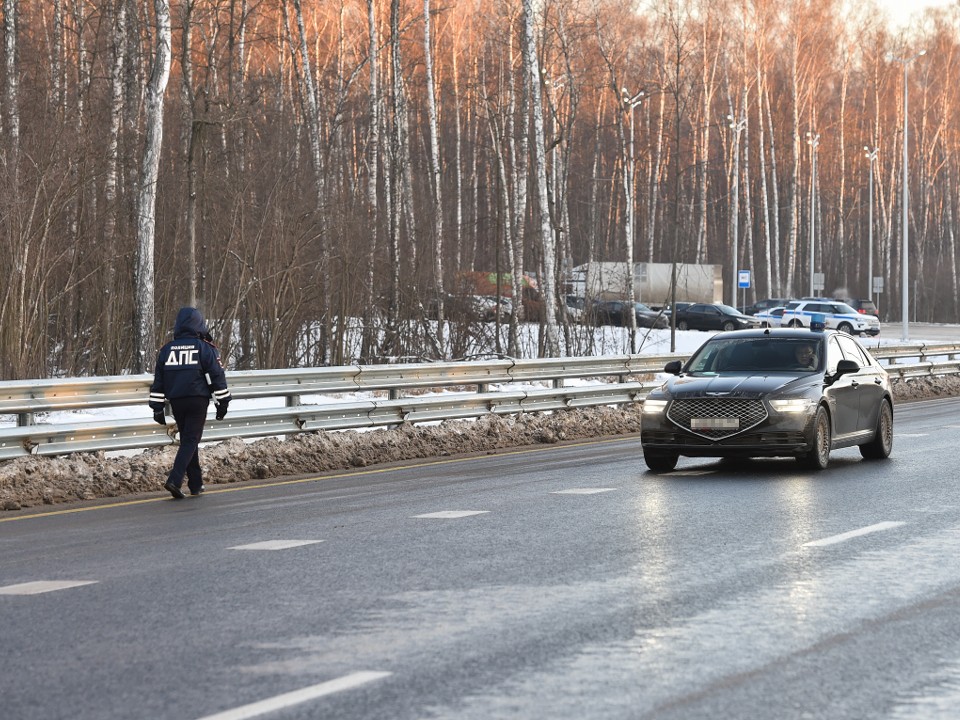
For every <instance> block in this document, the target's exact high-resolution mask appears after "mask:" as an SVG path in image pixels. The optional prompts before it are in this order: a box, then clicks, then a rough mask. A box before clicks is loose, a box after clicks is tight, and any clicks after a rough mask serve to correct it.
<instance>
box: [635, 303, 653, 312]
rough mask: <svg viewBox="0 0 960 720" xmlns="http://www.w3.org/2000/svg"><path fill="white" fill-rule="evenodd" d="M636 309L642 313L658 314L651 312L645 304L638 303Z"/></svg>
mask: <svg viewBox="0 0 960 720" xmlns="http://www.w3.org/2000/svg"><path fill="white" fill-rule="evenodd" d="M636 307H637V310H639V311H640V312H656V310H651V309H650V308H649V307H647V306H646V305H644V304H643V303H637V304H636Z"/></svg>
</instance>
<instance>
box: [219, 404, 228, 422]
mask: <svg viewBox="0 0 960 720" xmlns="http://www.w3.org/2000/svg"><path fill="white" fill-rule="evenodd" d="M229 404H230V401H229V400H221V401H220V402H219V403H217V420H223V419H224V418H225V417H226V416H227V405H229Z"/></svg>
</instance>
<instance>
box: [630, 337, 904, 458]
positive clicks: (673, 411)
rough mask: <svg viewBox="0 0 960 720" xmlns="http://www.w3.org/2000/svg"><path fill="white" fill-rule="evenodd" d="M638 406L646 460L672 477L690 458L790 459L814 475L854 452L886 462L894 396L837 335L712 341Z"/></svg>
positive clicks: (881, 373)
mask: <svg viewBox="0 0 960 720" xmlns="http://www.w3.org/2000/svg"><path fill="white" fill-rule="evenodd" d="M664 372H666V373H669V374H670V375H671V377H670V378H669V379H668V380H667V381H666V382H665V383H664V384H663V385H662V386H660V387H659V388H657V389H656V390H653V391H651V392H650V394H649V395H648V396H647V398H646V399H645V400H644V403H643V417H642V420H641V438H640V442H641V444H642V446H643V457H644V460H645V461H646V463H647V467H649V468H650V469H651V470H653V471H654V472H669V471H670V470H673V468H675V467H676V465H677V459H678V458H679V456H680V455H684V456H688V457H794V458H796V459H797V460H799V461H800V463H801V464H802V465H803V466H804V467H805V468H808V469H811V470H822V469H824V468H826V467H827V464H828V462H829V459H830V451H831V450H836V449H838V448H844V447H851V446H854V445H856V446H858V447H859V448H860V454H861V455H862V456H863V457H864V458H867V459H883V458H886V457H889V455H890V450H891V448H892V447H893V396H892V394H891V391H890V380H889V378H888V377H887V373H886V371H885V370H884V369H883V366H881V365H880V364H879V363H878V362H877V361H876V360H874V359H873V358H872V357H871V356H870V354H869V353H867V352H866V351H865V350H864V349H863V348H862V347H861V346H860V344H859V343H858V342H857V341H856V339H855V338H853V337H852V336H850V335H847V334H846V333H842V332H839V331H835V330H825V331H822V332H813V331H810V330H794V329H770V328H767V329H766V330H743V331H739V332H732V333H724V334H718V335H714V336H713V337H712V338H710V339H709V340H707V341H706V342H705V343H704V344H703V345H702V346H701V347H700V349H698V350H697V351H696V352H695V353H694V354H693V355H691V356H690V358H689V359H688V360H687V362H686V363H685V364H681V362H680V361H679V360H676V361H673V362H670V363H667V365H666V367H665V368H664Z"/></svg>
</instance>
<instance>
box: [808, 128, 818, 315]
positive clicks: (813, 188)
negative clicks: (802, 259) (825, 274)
mask: <svg viewBox="0 0 960 720" xmlns="http://www.w3.org/2000/svg"><path fill="white" fill-rule="evenodd" d="M807 144H808V145H810V297H815V296H816V292H814V289H813V274H814V268H815V267H816V265H815V264H814V256H815V254H816V245H815V239H814V229H815V227H816V225H817V216H816V213H815V212H814V209H815V208H816V203H817V148H818V147H820V133H809V132H808V133H807Z"/></svg>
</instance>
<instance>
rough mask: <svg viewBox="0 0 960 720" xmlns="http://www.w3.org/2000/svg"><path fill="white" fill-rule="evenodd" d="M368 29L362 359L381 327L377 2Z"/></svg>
mask: <svg viewBox="0 0 960 720" xmlns="http://www.w3.org/2000/svg"><path fill="white" fill-rule="evenodd" d="M367 26H368V29H369V33H370V44H369V59H368V63H369V65H370V137H369V139H368V146H367V147H368V149H367V173H368V174H367V233H369V242H368V244H367V270H366V287H365V288H364V290H365V296H366V302H365V303H364V308H363V340H362V343H361V347H360V355H361V357H367V356H368V355H369V354H370V353H371V352H372V350H373V348H374V346H375V342H376V333H377V330H378V328H377V327H376V323H375V321H374V318H375V309H376V305H375V295H374V285H375V283H376V258H377V236H378V232H379V223H380V205H379V199H378V197H379V196H378V194H377V178H378V174H379V171H380V104H381V99H380V35H379V33H378V32H377V12H376V5H375V2H374V0H367Z"/></svg>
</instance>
